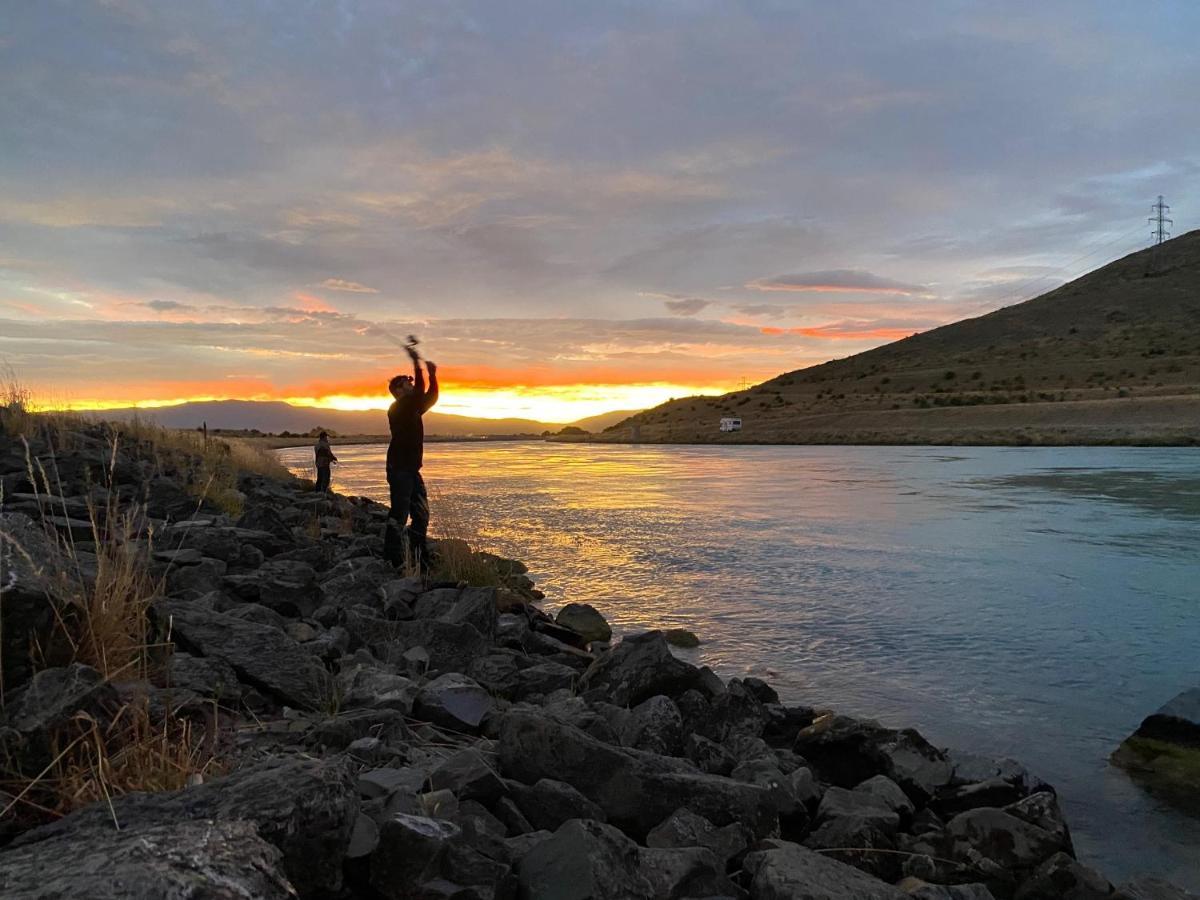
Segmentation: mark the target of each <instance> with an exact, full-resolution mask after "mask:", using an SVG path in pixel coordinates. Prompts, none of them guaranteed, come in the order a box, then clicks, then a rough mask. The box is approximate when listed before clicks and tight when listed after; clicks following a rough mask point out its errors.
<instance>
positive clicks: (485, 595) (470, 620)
mask: <svg viewBox="0 0 1200 900" xmlns="http://www.w3.org/2000/svg"><path fill="white" fill-rule="evenodd" d="M498 615H499V614H498V613H497V611H496V589H495V588H493V587H469V588H463V590H462V591H461V593H460V594H459V596H458V599H457V600H455V601H454V603H453V604H451V606H450V607H449V608H448V609H446V610H445V611H443V612H442V614H441V615H440V616H439V617H438V618H439V620H440V621H442V622H447V623H449V624H451V625H458V624H465V625H470V626H471V627H472V628H474V629H475V630H476V631H478V632H479V633H480V634H482V635H483V636H484V637H486V638H487V639H488V640H489V641H491V640H492V639H494V638H495V636H496V620H497V617H498Z"/></svg>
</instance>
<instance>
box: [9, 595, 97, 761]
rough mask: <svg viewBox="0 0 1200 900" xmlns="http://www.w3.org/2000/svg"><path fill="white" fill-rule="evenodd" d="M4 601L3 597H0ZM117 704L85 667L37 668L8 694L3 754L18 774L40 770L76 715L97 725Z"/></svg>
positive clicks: (72, 731)
mask: <svg viewBox="0 0 1200 900" xmlns="http://www.w3.org/2000/svg"><path fill="white" fill-rule="evenodd" d="M5 599H6V600H7V597H6V598H5ZM118 705H119V697H118V695H117V691H116V689H115V688H113V686H112V685H111V684H109V682H107V681H106V680H105V679H104V677H103V676H102V675H101V674H100V673H99V672H97V671H96V670H95V669H93V668H92V667H91V666H85V665H83V664H81V663H71V664H70V665H69V666H65V667H63V668H58V669H43V670H42V671H40V672H38V673H37V674H36V675H34V676H33V678H32V679H31V680H30V682H29V683H28V684H26V685H25V686H24V687H23V688H20V689H18V690H17V691H14V692H13V695H12V696H11V697H10V698H9V700H8V703H7V708H6V709H5V712H6V713H7V716H6V724H7V726H8V729H7V731H6V733H4V732H0V734H4V740H3V745H4V746H3V747H2V748H0V749H2V750H4V751H5V755H10V756H12V757H13V758H14V759H15V761H16V763H17V765H18V767H19V769H20V770H21V771H24V772H30V773H36V772H39V771H41V770H42V769H43V768H44V767H45V766H46V765H48V764H49V763H50V761H51V760H52V759H53V758H54V753H55V750H54V747H55V745H56V744H60V745H64V746H65V744H66V743H69V742H70V741H71V740H72V739H74V738H75V737H76V735H77V734H81V733H82V730H83V728H84V726H83V725H82V724H81V723H80V722H79V721H78V720H76V718H75V717H76V714H77V713H82V714H84V715H86V716H91V717H92V718H94V719H95V720H96V722H98V723H99V724H100V726H101V728H103V727H105V723H107V722H109V721H111V718H112V716H113V714H114V713H115V712H116V710H117V706H118Z"/></svg>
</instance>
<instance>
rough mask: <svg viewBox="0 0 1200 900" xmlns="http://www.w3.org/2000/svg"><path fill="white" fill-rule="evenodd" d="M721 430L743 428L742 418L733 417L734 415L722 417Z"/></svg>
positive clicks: (739, 429) (738, 429)
mask: <svg viewBox="0 0 1200 900" xmlns="http://www.w3.org/2000/svg"><path fill="white" fill-rule="evenodd" d="M721 430H722V431H741V430H742V420H741V419H738V418H735V417H732V416H726V417H725V418H723V419H721Z"/></svg>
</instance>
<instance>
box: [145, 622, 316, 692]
mask: <svg viewBox="0 0 1200 900" xmlns="http://www.w3.org/2000/svg"><path fill="white" fill-rule="evenodd" d="M155 614H156V616H157V617H158V618H159V620H160V621H162V622H167V621H169V623H170V624H169V627H170V631H171V635H172V637H173V638H174V639H175V640H176V641H177V642H179V643H181V644H183V645H184V646H185V647H187V648H189V649H192V650H194V651H196V652H198V653H200V654H202V655H203V656H207V657H212V658H215V659H222V660H224V661H225V662H227V663H228V664H229V665H230V666H232V667H233V669H234V671H235V672H237V674H238V678H239V679H240V680H242V681H244V682H246V683H247V684H250V685H253V686H254V687H256V688H258V689H259V690H261V691H263V692H265V693H268V694H270V695H272V696H274V697H276V698H278V699H279V700H281V701H282V702H284V703H287V704H289V705H291V706H296V707H300V708H302V709H320V708H322V707H324V706H327V705H329V703H330V700H331V696H332V688H331V683H330V678H329V673H328V672H326V671H325V669H324V667H323V666H321V665H320V663H318V662H317V661H316V660H315V659H313V657H312V655H311V654H309V653H306V652H305V651H304V650H302V649H301V648H300V646H299V645H298V644H296V642H295V641H293V640H291V639H290V638H288V637H287V636H286V635H284V634H283V633H282V632H280V631H279V630H277V629H275V628H269V627H267V626H264V625H255V624H253V623H251V622H243V621H242V620H240V619H235V618H233V617H232V616H227V615H224V614H222V613H216V612H213V611H212V610H205V609H197V608H196V607H194V606H192V605H190V604H187V603H183V602H180V601H178V600H165V601H161V602H160V603H158V604H157V605H156V607H155Z"/></svg>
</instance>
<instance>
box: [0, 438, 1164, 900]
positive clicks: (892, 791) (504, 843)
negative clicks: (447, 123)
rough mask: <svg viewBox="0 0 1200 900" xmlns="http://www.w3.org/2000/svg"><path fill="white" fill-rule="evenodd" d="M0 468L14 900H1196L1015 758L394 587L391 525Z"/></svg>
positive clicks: (60, 470)
mask: <svg viewBox="0 0 1200 900" xmlns="http://www.w3.org/2000/svg"><path fill="white" fill-rule="evenodd" d="M3 440H5V444H4V445H3V446H0V478H2V479H3V505H2V507H0V544H2V547H0V549H2V551H3V563H2V568H0V588H2V590H3V594H2V595H0V599H2V601H3V603H2V604H0V616H2V618H0V626H2V628H3V630H2V638H3V643H2V651H3V660H2V661H3V678H4V681H3V691H4V694H3V697H4V706H3V717H2V719H0V762H2V763H3V765H4V768H5V779H4V787H3V791H4V793H0V806H2V807H3V808H4V811H5V815H4V817H3V824H2V825H0V841H2V842H3V843H4V845H5V846H3V848H0V895H2V896H4V897H6V898H9V897H11V898H18V897H62V896H80V897H92V898H107V897H114V898H115V897H147V898H149V897H179V898H183V897H188V898H197V897H220V898H227V897H228V898H234V897H238V898H240V897H266V898H274V897H281V898H282V897H295V896H300V897H313V898H329V897H333V898H450V897H454V898H481V900H482V898H512V897H521V898H660V897H661V898H687V897H696V898H699V897H738V898H792V897H795V898H813V900H816V898H903V897H920V898H929V900H932V898H958V900H967V898H974V900H983V898H988V897H993V898H997V900H1006V898H1018V900H1052V898H1053V900H1057V898H1064V897H1070V898H1078V900H1084V898H1100V897H1108V898H1120V897H1127V898H1142V900H1150V898H1156V900H1157V898H1162V900H1166V898H1176V900H1177V898H1186V897H1187V896H1188V895H1186V894H1185V893H1183V892H1181V891H1179V890H1178V889H1175V888H1173V887H1171V886H1169V885H1166V884H1164V883H1162V882H1156V881H1154V880H1146V881H1141V882H1138V883H1136V884H1131V885H1126V886H1124V887H1122V888H1119V889H1118V888H1116V887H1114V886H1112V885H1111V884H1109V883H1108V881H1107V880H1105V878H1104V877H1103V876H1102V875H1101V874H1099V873H1097V872H1094V871H1092V870H1091V869H1088V868H1087V867H1085V866H1083V865H1081V864H1080V863H1079V862H1077V861H1076V860H1075V858H1074V851H1073V847H1072V842H1071V836H1070V830H1069V828H1068V825H1067V823H1066V821H1065V819H1064V817H1063V815H1062V812H1061V810H1060V809H1059V806H1058V803H1057V801H1056V799H1055V794H1054V790H1053V788H1052V787H1051V786H1049V785H1047V784H1045V783H1044V782H1042V781H1041V780H1039V779H1038V778H1037V777H1036V776H1035V775H1033V774H1031V773H1030V772H1029V771H1028V770H1027V769H1025V768H1024V767H1023V766H1021V765H1020V764H1019V763H1016V762H1014V761H1012V760H1007V759H988V758H983V757H979V756H976V755H970V754H965V753H960V752H955V751H953V750H947V749H944V748H938V747H935V746H933V745H931V744H930V743H929V742H928V741H926V740H925V739H924V738H923V737H922V736H921V735H920V734H919V733H918V732H916V731H913V730H909V729H904V730H896V729H891V728H885V727H883V726H881V725H879V724H877V723H874V722H871V721H866V720H859V719H852V718H848V717H845V716H840V715H836V714H834V713H831V712H828V711H823V710H821V709H820V708H819V701H820V698H811V699H810V701H809V702H811V703H812V704H813V705H812V706H809V705H803V704H799V703H793V702H783V701H782V700H781V699H780V697H779V696H778V695H777V694H776V692H775V691H774V690H773V689H772V688H771V687H770V686H769V685H768V684H766V683H764V682H762V681H760V680H758V679H754V678H746V679H736V678H735V679H731V680H729V681H724V680H722V679H721V678H719V677H718V676H717V675H716V674H715V673H713V672H712V671H710V670H709V669H707V668H704V667H696V666H693V665H690V664H688V663H686V662H684V661H681V660H679V659H677V658H676V657H675V656H674V655H672V652H671V650H670V647H669V645H668V643H667V641H666V639H665V638H664V636H663V635H662V634H661V633H659V632H649V633H645V634H637V635H630V636H626V637H625V638H624V639H623V640H622V641H620V642H619V643H616V644H615V645H610V644H609V643H608V642H609V640H610V638H611V630H610V629H609V628H608V626H607V623H606V622H605V621H604V618H603V615H602V614H601V612H599V611H596V610H594V609H591V608H590V607H585V606H571V607H567V608H565V609H564V610H562V611H561V612H560V613H559V615H558V617H557V620H555V619H551V617H549V616H548V615H546V614H544V613H543V612H542V611H540V610H539V608H538V607H537V605H536V604H537V600H538V599H539V595H538V593H537V591H536V589H535V587H534V585H533V584H532V583H531V582H530V581H529V580H528V578H527V577H526V576H525V575H524V567H523V566H521V564H520V563H518V562H515V561H511V560H503V559H499V558H497V557H494V556H490V555H487V554H481V553H472V552H470V551H469V549H467V548H465V547H464V546H462V545H461V543H460V542H443V544H442V545H441V546H440V547H439V553H440V555H441V561H440V562H439V567H438V568H439V572H440V574H439V575H438V576H437V577H438V578H440V579H441V580H435V581H429V580H423V579H421V578H419V577H415V576H411V575H406V574H405V573H402V572H397V571H396V570H394V569H393V568H391V567H390V566H388V565H387V564H385V563H384V562H383V561H382V560H381V559H380V558H379V553H380V549H381V539H380V531H381V526H382V523H383V520H384V518H385V517H386V509H385V508H384V507H383V506H381V505H379V504H376V503H373V502H371V501H369V500H365V499H361V498H347V497H341V496H337V495H332V496H325V495H318V494H314V493H313V492H312V491H311V489H310V488H309V487H308V486H307V485H305V484H303V483H301V482H300V481H296V480H293V479H289V478H274V477H268V476H265V475H261V474H250V473H246V472H242V473H240V474H237V475H236V479H235V480H236V484H235V489H233V490H231V491H228V492H226V493H225V494H224V495H223V496H222V498H221V502H220V503H216V502H214V501H213V500H212V499H210V498H209V496H208V494H207V491H206V489H205V486H204V484H203V483H199V484H198V481H197V479H196V478H195V477H194V469H195V467H196V466H199V465H200V462H199V461H197V460H195V459H193V458H192V457H190V456H189V454H188V453H187V452H183V453H174V454H171V455H170V456H169V459H166V460H165V461H164V454H163V453H162V452H161V450H160V448H156V447H154V446H153V445H152V442H151V443H147V442H144V441H143V442H141V443H139V442H128V441H125V442H123V441H122V440H120V439H119V437H118V438H117V439H114V437H113V435H112V434H110V433H109V432H107V431H106V430H105V429H104V428H103V427H102V426H80V427H79V428H78V429H77V430H75V431H71V432H68V433H63V432H62V430H61V429H59V431H58V432H56V433H53V434H52V433H50V432H49V431H44V432H43V431H38V430H37V429H34V431H33V436H32V440H31V442H30V444H29V447H28V450H27V449H26V447H25V446H24V445H23V444H22V443H20V442H19V441H17V440H14V436H13V435H12V434H10V435H9V436H8V437H7V438H3ZM49 473H53V476H51V475H50V474H49ZM122 566H123V567H124V568H122ZM118 575H120V577H117V576H118ZM139 579H141V580H139ZM135 596H136V598H138V602H126V603H124V605H123V606H122V607H121V608H122V609H123V610H124V611H125V613H126V616H125V618H124V619H120V620H119V621H118V623H117V624H119V625H121V627H116V625H114V624H113V623H111V622H109V621H108V619H105V618H104V617H105V616H106V615H107V616H109V617H110V618H111V617H113V616H115V613H114V610H113V607H114V606H116V605H118V604H116V602H115V598H118V597H121V598H124V599H125V600H129V598H130V597H135ZM142 601H144V602H142ZM130 611H132V613H130ZM131 627H132V628H133V634H132V638H131V640H133V643H129V641H126V643H129V646H124V645H120V646H118V645H119V644H120V642H119V641H118V640H117V639H116V638H113V637H112V635H113V634H117V635H118V637H120V636H121V635H125V636H126V637H130V636H129V635H128V634H126V632H128V631H129V629H130V628H131ZM122 629H124V630H122ZM139 629H143V630H139ZM98 633H104V634H107V635H109V637H108V638H106V639H105V640H104V641H99V640H98V639H97V638H96V635H97V634H98ZM89 635H90V637H89ZM89 641H90V643H89ZM94 644H95V645H98V646H99V651H97V647H95V646H92V645H94ZM113 648H116V649H121V648H123V651H124V652H125V653H127V654H131V655H129V659H130V661H131V662H130V664H124V663H122V664H117V665H114V664H112V659H111V657H110V655H109V653H110V651H112V652H115V650H114V649H113ZM100 651H102V652H100ZM133 663H136V665H133ZM104 669H107V671H102V670H104ZM135 716H136V717H138V718H137V720H138V721H144V723H145V728H144V730H134V731H129V730H128V729H127V724H128V722H129V720H130V719H131V717H135ZM159 736H161V740H160V739H159ZM93 745H94V746H95V747H96V748H98V749H96V750H95V752H93V751H92V750H90V749H88V748H91V747H92V746H93ZM101 750H102V751H103V752H101ZM88 754H91V755H88ZM143 758H144V760H145V761H144V762H143V764H141V765H140V766H132V765H131V764H130V763H131V760H142V759H143ZM66 762H70V763H71V766H66V765H65V763H66ZM165 762H169V765H167V764H165ZM89 763H92V764H94V765H93V766H92V768H90V769H89V767H88V765H89ZM122 772H124V773H131V772H132V773H137V774H138V775H139V776H140V778H141V781H139V780H138V779H135V778H132V777H130V778H126V779H124V780H122V779H120V778H118V777H117V774H118V773H122ZM47 773H49V774H47ZM84 776H87V777H84ZM150 776H154V777H153V778H152V777H150ZM79 785H91V786H92V787H93V788H95V789H96V790H97V791H98V796H99V799H98V800H97V801H96V802H93V803H90V804H80V803H78V802H73V798H72V796H68V794H69V793H70V792H69V790H68V788H70V787H71V786H76V787H78V786H79ZM96 785H98V787H96ZM164 788H166V789H164Z"/></svg>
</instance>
